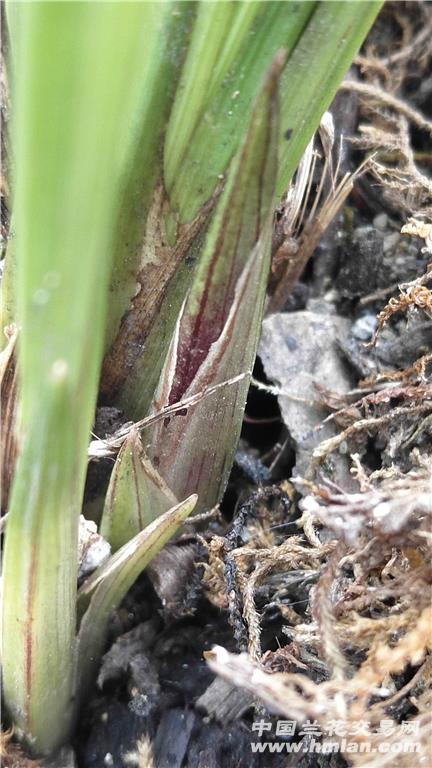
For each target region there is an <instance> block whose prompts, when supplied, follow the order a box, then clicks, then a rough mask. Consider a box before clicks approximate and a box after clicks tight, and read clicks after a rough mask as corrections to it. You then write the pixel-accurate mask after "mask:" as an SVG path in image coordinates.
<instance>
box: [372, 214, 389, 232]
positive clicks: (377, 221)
mask: <svg viewBox="0 0 432 768" xmlns="http://www.w3.org/2000/svg"><path fill="white" fill-rule="evenodd" d="M373 225H374V227H375V229H379V230H380V231H381V232H385V231H386V230H387V228H388V216H387V214H386V213H379V214H378V215H377V216H375V218H374V220H373Z"/></svg>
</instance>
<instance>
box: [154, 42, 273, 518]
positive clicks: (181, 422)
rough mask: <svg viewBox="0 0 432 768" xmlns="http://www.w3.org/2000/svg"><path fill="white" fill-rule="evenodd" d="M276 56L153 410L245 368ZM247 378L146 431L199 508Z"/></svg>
mask: <svg viewBox="0 0 432 768" xmlns="http://www.w3.org/2000/svg"><path fill="white" fill-rule="evenodd" d="M283 59H284V57H283V55H278V56H277V57H276V59H275V61H274V62H273V64H272V66H271V68H270V71H269V73H268V74H267V76H266V77H265V80H264V83H263V86H262V87H261V90H260V92H259V95H258V98H257V100H256V104H255V107H254V110H253V113H252V117H251V121H250V125H249V128H248V131H247V133H246V137H245V139H244V142H243V145H242V147H241V149H240V152H239V154H238V156H237V158H236V160H235V163H234V165H233V168H232V171H231V172H230V176H229V179H228V183H227V186H226V188H225V190H224V193H223V195H222V198H221V200H220V202H219V204H218V206H217V209H216V213H215V217H214V219H213V222H212V224H211V227H210V230H209V234H208V237H207V240H206V244H205V246H204V252H203V255H202V258H201V261H200V264H199V267H198V271H197V273H196V277H195V280H194V282H193V284H192V287H191V290H190V293H189V295H188V297H187V300H186V304H185V307H184V309H183V311H182V314H181V317H180V320H179V323H178V327H177V329H176V332H175V334H174V339H173V342H172V344H171V348H170V353H169V355H168V358H167V362H166V365H165V368H164V370H163V373H162V376H161V381H160V385H159V389H158V391H157V394H156V398H155V403H154V409H155V410H161V408H162V407H164V406H165V405H170V404H172V403H174V402H176V401H178V400H180V399H182V398H183V397H188V396H190V395H192V394H195V393H196V392H200V391H202V390H204V389H206V388H207V387H209V386H211V385H214V384H218V383H220V382H222V381H224V380H225V379H228V378H230V377H232V376H236V375H238V374H241V373H243V372H245V371H250V369H251V367H252V365H253V361H254V358H255V354H256V346H257V343H258V337H259V332H260V323H261V316H262V308H263V302H264V296H265V289H266V284H267V276H268V269H269V261H270V239H271V223H272V203H273V191H274V182H275V177H276V168H277V140H278V130H279V123H278V104H277V81H278V76H279V73H280V70H281V66H282V64H283ZM247 388H248V377H245V378H243V379H242V380H241V381H240V382H239V383H237V384H235V385H233V386H231V387H227V388H226V389H221V390H218V391H216V392H215V393H214V394H213V395H211V396H209V397H207V398H205V399H204V400H203V401H202V402H201V403H199V404H198V405H196V406H195V407H194V408H193V409H191V410H190V411H188V413H187V414H186V415H185V414H181V413H179V414H175V415H174V416H172V417H171V418H170V419H165V420H164V421H160V422H159V423H158V424H157V425H155V426H154V427H153V428H152V429H151V430H149V435H150V439H151V447H150V457H151V459H152V460H153V462H154V463H155V465H156V466H157V467H158V471H160V473H161V475H162V476H163V477H164V479H165V480H166V481H167V483H168V485H169V486H170V487H171V488H172V489H173V491H174V493H175V494H176V495H177V496H180V498H181V497H182V496H183V495H185V489H188V490H186V494H187V493H189V492H190V490H189V489H194V491H196V492H197V493H198V496H199V503H200V508H201V509H202V508H208V507H211V506H213V505H214V504H215V503H217V501H218V500H219V498H220V495H221V492H222V491H223V489H224V486H225V483H226V480H227V476H228V473H229V471H230V469H231V464H232V459H233V455H234V451H235V448H236V444H237V441H238V437H239V433H240V428H241V422H242V417H243V410H244V405H245V400H246V394H247Z"/></svg>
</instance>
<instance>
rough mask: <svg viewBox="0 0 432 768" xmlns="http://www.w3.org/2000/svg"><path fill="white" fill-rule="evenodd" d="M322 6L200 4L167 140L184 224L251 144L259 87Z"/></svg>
mask: <svg viewBox="0 0 432 768" xmlns="http://www.w3.org/2000/svg"><path fill="white" fill-rule="evenodd" d="M316 5H317V3H314V2H308V3H297V2H287V1H284V2H277V1H276V2H273V1H272V2H265V3H258V2H257V3H249V2H238V3H200V4H199V6H198V13H197V18H196V22H195V25H194V28H193V32H192V36H191V42H190V45H189V50H188V55H187V59H186V61H185V65H184V67H183V71H182V76H181V79H180V83H179V87H178V89H177V92H176V100H175V102H174V107H173V110H172V114H171V117H170V121H169V125H168V130H167V137H166V142H165V172H164V176H165V186H166V189H167V191H168V196H169V199H170V202H171V205H172V206H173V208H174V209H175V210H178V212H179V216H180V220H181V221H190V220H191V219H192V218H193V217H194V216H195V215H196V214H197V212H198V211H199V209H200V208H201V206H202V205H203V204H204V203H205V201H206V200H208V199H209V198H210V197H211V195H212V193H213V191H214V189H215V187H216V185H217V184H218V183H219V181H220V178H221V176H223V174H225V173H226V171H227V168H228V165H229V163H230V161H231V159H232V158H233V156H234V154H235V153H236V151H237V149H238V147H239V145H240V143H241V141H242V139H243V138H244V134H245V131H246V129H247V125H248V122H249V120H250V115H251V109H252V104H253V102H254V98H255V96H256V89H257V83H259V82H260V81H261V80H262V78H263V76H264V73H265V72H266V70H267V69H268V67H269V66H270V63H271V61H272V59H273V58H274V56H275V54H276V52H277V51H278V50H279V49H280V48H284V50H286V51H287V53H288V54H289V53H290V52H291V51H292V50H293V49H294V48H295V45H296V44H297V41H298V39H299V38H300V36H301V34H302V32H303V29H304V27H305V26H306V25H307V23H308V20H309V18H310V16H311V14H313V13H314V10H315V7H316Z"/></svg>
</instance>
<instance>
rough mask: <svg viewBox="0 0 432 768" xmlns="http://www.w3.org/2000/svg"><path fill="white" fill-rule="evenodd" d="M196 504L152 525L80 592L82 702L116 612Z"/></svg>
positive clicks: (184, 503)
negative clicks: (110, 621)
mask: <svg viewBox="0 0 432 768" xmlns="http://www.w3.org/2000/svg"><path fill="white" fill-rule="evenodd" d="M196 501H197V496H195V495H192V496H189V498H187V499H185V501H182V502H181V503H180V504H177V506H175V507H173V508H172V509H170V510H168V512H165V514H163V515H161V516H160V517H158V518H157V519H156V520H154V521H153V522H152V523H150V525H148V526H147V528H145V529H144V530H143V531H141V532H140V533H138V534H137V535H136V536H135V537H134V538H133V539H132V540H131V541H129V542H128V543H127V544H125V545H124V546H123V547H122V548H121V549H119V550H118V552H116V554H115V555H113V556H112V557H111V558H110V559H109V560H108V562H107V563H105V564H104V565H102V566H101V567H100V568H98V570H97V571H95V572H94V573H93V574H92V575H91V576H90V578H89V579H88V580H87V581H86V582H85V583H84V584H83V586H82V587H81V589H80V590H79V597H78V600H79V602H78V608H79V614H80V615H83V614H84V615H83V618H82V620H81V624H80V629H79V634H78V697H79V698H80V699H81V698H82V696H83V695H84V693H85V691H86V690H87V689H88V686H89V685H91V683H92V682H93V681H94V679H95V675H96V673H97V667H98V664H99V661H100V657H101V655H102V653H103V648H104V643H105V637H106V628H107V625H108V621H109V618H110V616H111V614H112V612H113V611H114V610H115V609H116V608H117V607H118V605H119V604H120V603H121V601H122V600H123V597H124V596H125V595H126V593H127V591H128V590H129V589H130V587H131V586H132V584H133V583H134V581H135V580H136V579H137V578H138V576H139V574H140V573H141V572H142V571H143V570H144V568H145V567H146V566H147V565H148V564H149V563H150V561H151V560H152V559H153V558H154V557H155V555H157V553H158V552H159V551H160V550H161V549H162V547H163V546H165V544H166V543H167V542H168V541H169V539H170V538H171V537H172V536H173V535H174V534H175V532H176V531H177V529H178V528H179V526H180V525H181V524H182V522H183V521H184V520H186V518H187V517H188V516H189V515H190V513H191V512H192V511H193V509H194V507H195V505H196Z"/></svg>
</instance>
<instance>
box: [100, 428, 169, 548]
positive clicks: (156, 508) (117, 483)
mask: <svg viewBox="0 0 432 768" xmlns="http://www.w3.org/2000/svg"><path fill="white" fill-rule="evenodd" d="M175 504H177V499H176V498H175V496H174V494H173V493H172V492H171V491H170V489H169V488H168V486H167V485H166V483H165V482H164V480H163V479H162V478H161V476H160V475H159V473H158V472H157V471H156V470H155V468H154V467H153V466H152V464H151V462H150V461H149V459H148V458H147V456H145V454H144V451H143V448H142V444H141V438H140V436H139V432H138V431H137V430H136V429H131V430H130V432H129V434H128V437H127V438H126V440H125V442H124V443H123V446H122V448H121V450H120V452H119V455H118V457H117V460H116V463H115V465H114V469H113V471H112V474H111V478H110V483H109V486H108V491H107V495H106V497H105V506H104V510H103V514H102V520H101V524H100V528H99V533H100V534H101V535H102V536H103V537H104V538H105V539H106V540H107V541H109V543H110V544H111V549H112V551H113V552H115V551H116V550H117V549H119V548H120V547H121V546H123V544H126V542H128V541H130V539H132V538H133V537H134V536H136V534H137V533H139V532H140V531H142V530H143V529H144V528H145V527H146V525H148V524H149V523H151V522H152V521H153V520H154V519H155V518H156V517H159V515H161V514H162V513H164V512H166V511H167V510H168V509H170V508H171V507H173V506H174V505H175Z"/></svg>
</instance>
